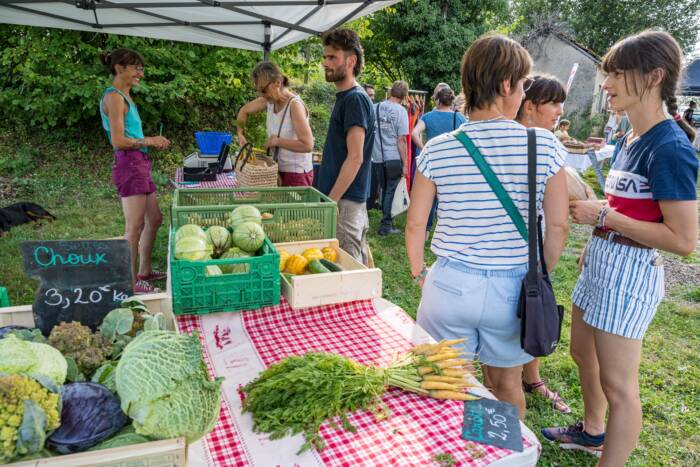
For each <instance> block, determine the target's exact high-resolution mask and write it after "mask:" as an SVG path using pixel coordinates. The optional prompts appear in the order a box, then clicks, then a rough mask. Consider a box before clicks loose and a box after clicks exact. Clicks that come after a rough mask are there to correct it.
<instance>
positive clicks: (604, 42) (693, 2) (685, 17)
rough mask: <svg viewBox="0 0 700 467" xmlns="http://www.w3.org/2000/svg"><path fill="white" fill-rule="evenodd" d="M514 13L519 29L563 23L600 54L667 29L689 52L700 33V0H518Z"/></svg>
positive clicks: (584, 43) (579, 39) (520, 30)
mask: <svg viewBox="0 0 700 467" xmlns="http://www.w3.org/2000/svg"><path fill="white" fill-rule="evenodd" d="M513 12H514V16H515V29H516V30H517V31H518V32H521V33H522V32H523V31H525V30H527V29H532V28H536V27H538V26H540V25H542V24H543V23H550V24H551V23H560V24H563V25H564V26H565V28H566V29H567V30H568V32H569V34H570V35H571V36H572V37H573V38H574V39H575V40H576V41H577V42H580V43H581V44H582V45H584V46H586V47H588V48H589V49H591V50H593V51H594V52H596V53H597V54H599V55H604V54H605V52H606V51H607V50H608V49H609V48H610V46H612V45H613V44H614V43H615V42H617V41H618V40H619V39H621V38H623V37H625V36H627V35H630V34H634V33H637V32H640V31H643V30H644V29H649V28H655V29H663V30H665V31H668V32H669V33H670V34H671V35H672V36H673V37H675V38H676V40H677V41H678V43H679V44H680V46H681V48H682V49H683V50H684V51H686V52H690V51H692V50H693V47H694V46H695V44H696V41H697V40H698V35H699V34H700V26H699V25H700V1H698V0H620V1H609V0H568V1H566V2H564V1H560V0H515V1H514V2H513Z"/></svg>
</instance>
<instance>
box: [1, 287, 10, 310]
mask: <svg viewBox="0 0 700 467" xmlns="http://www.w3.org/2000/svg"><path fill="white" fill-rule="evenodd" d="M4 306H10V296H9V295H8V294H7V289H6V288H5V287H0V307H4Z"/></svg>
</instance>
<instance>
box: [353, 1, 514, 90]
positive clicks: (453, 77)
mask: <svg viewBox="0 0 700 467" xmlns="http://www.w3.org/2000/svg"><path fill="white" fill-rule="evenodd" d="M508 20H509V13H508V2H507V0H482V1H477V0H404V1H403V2H401V3H398V4H396V5H393V6H391V7H389V8H385V9H384V10H382V11H379V12H377V13H374V14H373V15H372V16H371V17H370V19H369V21H368V24H367V30H366V31H363V32H361V37H362V44H363V47H364V49H365V58H366V61H367V63H368V65H369V68H370V70H369V71H368V74H371V73H372V72H373V70H371V68H376V70H378V71H380V72H381V73H382V74H383V75H385V76H386V77H387V78H389V80H392V81H393V80H396V79H405V80H406V81H407V82H408V83H409V85H410V86H411V88H414V89H422V90H426V91H432V89H433V87H434V86H435V85H436V84H437V83H438V82H441V81H445V82H448V83H449V84H450V85H451V86H452V87H453V88H454V89H457V90H459V88H460V86H459V81H460V80H459V64H460V62H461V60H462V55H463V54H464V51H465V50H466V49H467V47H468V46H469V44H471V43H472V42H473V41H474V40H475V39H476V38H477V37H479V36H480V35H481V34H483V33H484V32H487V31H490V30H494V29H499V28H500V29H501V30H505V29H504V27H505V25H506V24H507V23H508Z"/></svg>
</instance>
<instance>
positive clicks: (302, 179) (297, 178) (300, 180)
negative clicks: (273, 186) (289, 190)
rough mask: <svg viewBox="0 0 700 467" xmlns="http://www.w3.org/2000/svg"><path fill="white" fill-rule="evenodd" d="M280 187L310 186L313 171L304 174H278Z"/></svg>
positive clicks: (312, 181) (312, 179)
mask: <svg viewBox="0 0 700 467" xmlns="http://www.w3.org/2000/svg"><path fill="white" fill-rule="evenodd" d="M280 178H281V179H282V186H312V185H313V183H314V171H313V170H309V171H308V172H304V173H296V172H280Z"/></svg>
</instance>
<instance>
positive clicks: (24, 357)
mask: <svg viewBox="0 0 700 467" xmlns="http://www.w3.org/2000/svg"><path fill="white" fill-rule="evenodd" d="M0 372H5V373H10V374H29V373H38V374H40V375H44V376H48V377H49V378H51V379H52V380H53V381H54V382H55V383H56V384H63V382H64V381H65V380H66V374H67V372H68V364H67V363H66V359H65V358H64V357H63V355H61V352H59V351H58V350H56V349H54V348H53V347H51V346H50V345H48V344H39V343H37V342H28V341H23V340H21V339H18V338H17V337H15V336H13V335H10V336H7V337H6V338H4V339H0Z"/></svg>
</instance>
